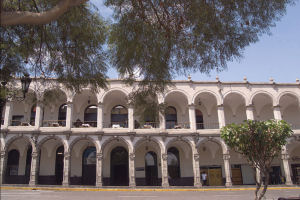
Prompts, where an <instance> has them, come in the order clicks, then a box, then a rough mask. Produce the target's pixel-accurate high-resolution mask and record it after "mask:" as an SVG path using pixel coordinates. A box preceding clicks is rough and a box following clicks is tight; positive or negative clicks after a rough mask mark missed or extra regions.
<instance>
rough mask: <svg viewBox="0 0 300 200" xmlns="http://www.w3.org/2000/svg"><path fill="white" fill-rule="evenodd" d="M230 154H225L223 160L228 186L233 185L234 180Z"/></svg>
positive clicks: (226, 184)
mask: <svg viewBox="0 0 300 200" xmlns="http://www.w3.org/2000/svg"><path fill="white" fill-rule="evenodd" d="M229 159H230V155H229V154H223V160H224V168H225V176H226V183H225V186H226V187H231V186H232V182H231V172H230V171H231V170H230V162H229Z"/></svg>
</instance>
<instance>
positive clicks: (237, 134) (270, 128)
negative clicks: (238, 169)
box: [221, 120, 293, 200]
mask: <svg viewBox="0 0 300 200" xmlns="http://www.w3.org/2000/svg"><path fill="white" fill-rule="evenodd" d="M292 133H293V131H292V129H291V127H290V125H289V124H288V123H286V122H285V121H283V120H281V121H277V120H268V121H252V120H247V121H245V122H244V123H242V124H239V125H237V124H229V125H227V126H225V127H223V128H222V129H221V138H222V139H223V140H224V141H225V143H226V144H227V145H228V146H229V147H230V148H231V149H232V150H234V151H236V152H237V153H240V154H241V155H243V156H244V157H245V158H246V159H247V161H248V163H249V165H250V166H251V167H252V168H253V169H254V171H256V169H257V170H259V172H260V175H261V178H260V180H257V179H256V178H255V180H256V190H255V199H256V200H260V199H262V198H263V196H264V195H265V193H266V191H267V187H268V184H269V172H270V168H271V163H272V161H273V160H274V158H276V157H278V156H279V155H280V154H281V151H282V147H283V146H284V145H285V144H286V143H287V139H288V138H289V137H291V136H292ZM262 185H263V186H264V187H263V190H262V191H261V192H260V189H261V187H262Z"/></svg>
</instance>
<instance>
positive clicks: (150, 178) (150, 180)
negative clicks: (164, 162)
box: [145, 151, 158, 186]
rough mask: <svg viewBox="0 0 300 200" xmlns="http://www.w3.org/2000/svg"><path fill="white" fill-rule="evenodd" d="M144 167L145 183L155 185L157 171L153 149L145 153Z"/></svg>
mask: <svg viewBox="0 0 300 200" xmlns="http://www.w3.org/2000/svg"><path fill="white" fill-rule="evenodd" d="M145 168H146V185H147V186H155V185H157V182H158V181H157V179H158V172H157V156H156V153H154V152H153V151H149V152H148V153H147V154H146V155H145Z"/></svg>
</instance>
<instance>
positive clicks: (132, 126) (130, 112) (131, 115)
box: [128, 105, 134, 131]
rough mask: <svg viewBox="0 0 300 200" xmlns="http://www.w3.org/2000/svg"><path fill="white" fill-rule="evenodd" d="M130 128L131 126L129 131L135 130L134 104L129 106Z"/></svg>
mask: <svg viewBox="0 0 300 200" xmlns="http://www.w3.org/2000/svg"><path fill="white" fill-rule="evenodd" d="M128 128H129V131H133V130H134V119H133V106H132V105H129V107H128Z"/></svg>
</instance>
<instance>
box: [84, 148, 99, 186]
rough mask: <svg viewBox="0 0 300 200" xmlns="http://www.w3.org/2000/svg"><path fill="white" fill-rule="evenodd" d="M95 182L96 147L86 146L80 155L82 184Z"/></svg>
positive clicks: (93, 183)
mask: <svg viewBox="0 0 300 200" xmlns="http://www.w3.org/2000/svg"><path fill="white" fill-rule="evenodd" d="M95 183H96V148H95V147H87V148H86V149H85V151H84V153H83V156H82V185H95Z"/></svg>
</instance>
